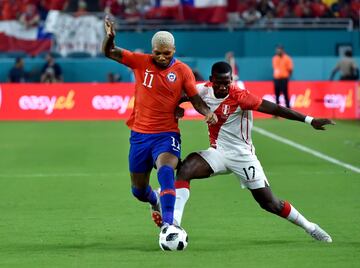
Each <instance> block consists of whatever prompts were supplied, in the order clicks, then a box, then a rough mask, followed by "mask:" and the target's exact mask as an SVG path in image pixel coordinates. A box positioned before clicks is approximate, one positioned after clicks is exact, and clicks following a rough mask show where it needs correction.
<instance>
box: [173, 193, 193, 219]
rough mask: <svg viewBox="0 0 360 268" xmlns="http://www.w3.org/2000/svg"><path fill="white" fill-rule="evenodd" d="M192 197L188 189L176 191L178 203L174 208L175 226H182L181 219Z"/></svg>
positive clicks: (176, 202)
mask: <svg viewBox="0 0 360 268" xmlns="http://www.w3.org/2000/svg"><path fill="white" fill-rule="evenodd" d="M189 197H190V191H189V189H188V188H178V189H176V201H175V208H174V224H176V225H178V226H180V225H181V219H182V216H183V213H184V207H185V204H186V202H187V201H188V199H189Z"/></svg>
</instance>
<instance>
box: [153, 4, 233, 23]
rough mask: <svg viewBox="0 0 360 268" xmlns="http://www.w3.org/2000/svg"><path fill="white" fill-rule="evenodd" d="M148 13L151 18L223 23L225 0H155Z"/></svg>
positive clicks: (225, 19) (225, 9) (225, 8)
mask: <svg viewBox="0 0 360 268" xmlns="http://www.w3.org/2000/svg"><path fill="white" fill-rule="evenodd" d="M149 15H150V17H153V18H168V19H177V20H193V21H196V22H202V23H224V22H226V21H227V0H156V4H155V8H154V9H153V10H152V11H150V13H149Z"/></svg>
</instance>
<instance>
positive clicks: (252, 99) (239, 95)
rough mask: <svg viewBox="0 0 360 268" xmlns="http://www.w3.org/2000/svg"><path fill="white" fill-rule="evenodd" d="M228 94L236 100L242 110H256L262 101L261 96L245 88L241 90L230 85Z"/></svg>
mask: <svg viewBox="0 0 360 268" xmlns="http://www.w3.org/2000/svg"><path fill="white" fill-rule="evenodd" d="M230 96H231V97H232V98H234V99H235V100H236V101H237V102H238V104H239V106H240V108H241V109H242V110H254V111H256V110H257V109H258V108H259V106H260V105H261V103H262V99H261V98H259V97H258V96H256V95H254V94H252V93H251V92H250V91H249V90H247V89H243V90H241V89H239V88H238V87H232V89H231V94H230Z"/></svg>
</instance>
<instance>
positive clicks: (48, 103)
mask: <svg viewBox="0 0 360 268" xmlns="http://www.w3.org/2000/svg"><path fill="white" fill-rule="evenodd" d="M74 96H75V92H74V91H73V90H70V91H69V92H68V94H67V95H66V96H35V95H31V96H26V95H25V96H21V97H20V99H19V106H20V109H22V110H35V111H44V112H45V114H47V115H50V114H52V113H53V112H54V110H64V109H66V110H71V109H72V108H73V107H74V106H75V101H74Z"/></svg>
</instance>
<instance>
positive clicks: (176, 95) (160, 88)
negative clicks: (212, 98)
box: [120, 49, 197, 133]
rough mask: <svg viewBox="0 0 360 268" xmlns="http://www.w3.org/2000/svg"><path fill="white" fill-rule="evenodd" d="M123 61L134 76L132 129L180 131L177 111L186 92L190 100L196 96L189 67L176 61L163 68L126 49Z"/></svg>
mask: <svg viewBox="0 0 360 268" xmlns="http://www.w3.org/2000/svg"><path fill="white" fill-rule="evenodd" d="M120 62H121V63H122V64H125V65H126V66H128V67H130V68H131V69H132V70H133V71H134V74H135V102H134V109H133V112H132V114H131V116H130V118H129V120H128V121H127V125H128V126H129V128H130V129H132V130H134V131H136V132H140V133H160V132H179V128H178V122H177V120H176V118H175V108H176V107H177V106H178V103H179V100H180V98H181V97H182V95H183V92H185V93H186V95H187V96H188V97H192V96H194V95H196V94H197V90H196V83H195V77H194V75H193V73H192V71H191V69H190V67H188V66H187V65H186V64H184V63H182V62H181V61H179V60H175V59H174V61H173V62H172V63H171V64H170V66H169V67H168V68H166V69H162V68H160V67H158V66H157V65H156V64H155V63H154V62H153V59H152V56H151V55H150V54H142V53H134V52H131V51H128V50H124V49H123V50H122V58H121V61H120Z"/></svg>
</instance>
